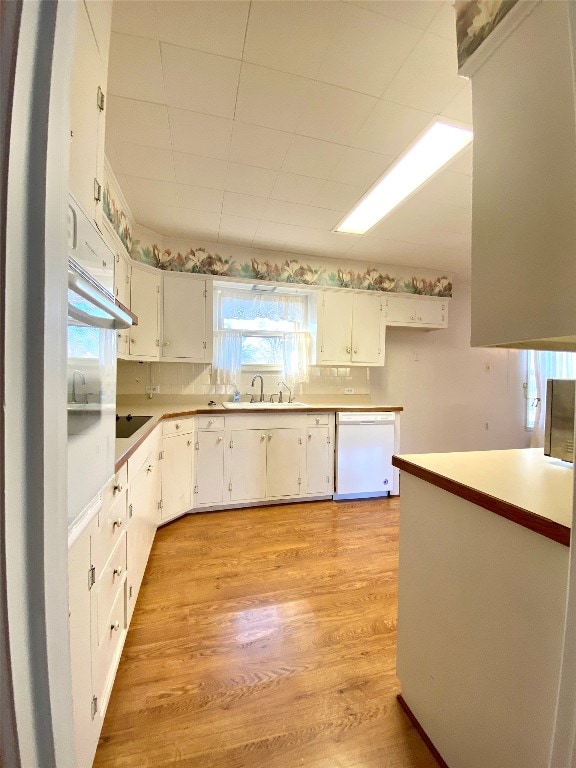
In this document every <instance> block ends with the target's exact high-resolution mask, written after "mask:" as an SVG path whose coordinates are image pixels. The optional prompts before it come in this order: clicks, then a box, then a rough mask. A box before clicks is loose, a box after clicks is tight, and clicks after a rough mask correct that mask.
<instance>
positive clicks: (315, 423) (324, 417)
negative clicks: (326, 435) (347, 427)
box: [306, 413, 330, 427]
mask: <svg viewBox="0 0 576 768" xmlns="http://www.w3.org/2000/svg"><path fill="white" fill-rule="evenodd" d="M306 424H307V425H310V426H312V427H320V426H322V427H327V426H328V425H329V424H330V414H329V413H307V414H306Z"/></svg>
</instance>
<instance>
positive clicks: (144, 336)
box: [130, 266, 160, 360]
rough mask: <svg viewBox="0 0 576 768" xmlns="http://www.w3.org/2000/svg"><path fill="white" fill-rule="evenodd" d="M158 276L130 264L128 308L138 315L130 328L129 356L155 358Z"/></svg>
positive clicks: (142, 358)
mask: <svg viewBox="0 0 576 768" xmlns="http://www.w3.org/2000/svg"><path fill="white" fill-rule="evenodd" d="M159 291H160V276H159V275H155V274H154V273H153V272H148V271H146V270H145V269H141V268H140V267H136V266H132V269H131V275H130V308H131V310H132V312H134V314H135V315H136V316H137V317H138V325H135V326H132V328H131V329H130V357H131V358H137V359H138V360H157V359H158V347H159V344H160V341H159V338H158V296H159Z"/></svg>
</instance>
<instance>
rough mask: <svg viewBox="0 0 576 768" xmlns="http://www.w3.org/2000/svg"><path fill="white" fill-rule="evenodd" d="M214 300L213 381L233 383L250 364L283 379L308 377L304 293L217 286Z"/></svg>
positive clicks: (307, 344)
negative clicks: (277, 373) (273, 371)
mask: <svg viewBox="0 0 576 768" xmlns="http://www.w3.org/2000/svg"><path fill="white" fill-rule="evenodd" d="M215 300H216V317H217V330H216V333H215V354H214V366H213V368H214V380H215V383H219V384H231V383H237V382H238V381H239V376H240V370H241V368H249V367H253V368H257V369H258V370H277V371H279V372H280V371H281V372H282V375H283V377H284V378H285V380H286V381H287V382H288V383H289V382H292V383H295V382H299V381H306V380H307V377H308V353H309V334H308V331H307V326H308V297H307V295H305V294H296V293H283V292H280V293H276V291H275V290H274V291H271V290H268V291H266V292H260V291H257V290H252V291H251V290H247V289H244V290H242V289H228V288H217V289H216V294H215Z"/></svg>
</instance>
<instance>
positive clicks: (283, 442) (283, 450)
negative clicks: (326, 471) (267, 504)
mask: <svg viewBox="0 0 576 768" xmlns="http://www.w3.org/2000/svg"><path fill="white" fill-rule="evenodd" d="M266 442H267V447H268V450H267V455H266V465H267V466H266V495H267V496H269V497H270V498H276V497H278V496H299V495H300V488H301V477H300V467H301V465H302V463H301V461H300V457H301V454H302V448H303V440H302V430H301V429H297V428H286V429H271V430H269V431H268V433H267V438H266Z"/></svg>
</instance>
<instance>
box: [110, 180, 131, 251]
mask: <svg viewBox="0 0 576 768" xmlns="http://www.w3.org/2000/svg"><path fill="white" fill-rule="evenodd" d="M102 210H103V211H104V215H105V216H106V218H107V219H108V221H109V222H110V224H112V227H113V228H114V231H115V232H116V234H117V235H118V237H119V238H120V240H121V241H122V243H123V244H124V247H125V248H126V250H127V251H128V253H130V252H131V251H132V246H133V235H132V227H131V226H130V222H129V220H128V217H127V216H126V214H125V213H124V211H123V210H122V208H120V206H119V205H118V204H117V203H116V201H115V200H114V198H113V196H112V194H111V192H110V186H109V184H108V182H106V184H105V186H104V192H103V194H102Z"/></svg>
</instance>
